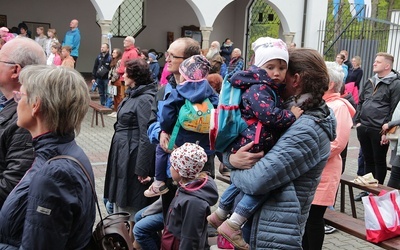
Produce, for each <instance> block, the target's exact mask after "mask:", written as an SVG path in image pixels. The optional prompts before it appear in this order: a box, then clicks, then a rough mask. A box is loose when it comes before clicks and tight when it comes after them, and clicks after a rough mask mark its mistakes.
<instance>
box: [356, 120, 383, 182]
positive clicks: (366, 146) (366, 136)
mask: <svg viewBox="0 0 400 250" xmlns="http://www.w3.org/2000/svg"><path fill="white" fill-rule="evenodd" d="M357 138H358V140H359V142H360V146H361V149H362V152H363V154H364V160H365V174H368V173H372V174H373V175H374V177H375V179H377V180H378V182H379V184H383V182H384V181H385V177H386V172H387V164H386V155H387V151H388V148H389V145H388V144H386V145H381V134H380V129H376V128H370V127H366V126H363V125H361V126H359V127H358V128H357Z"/></svg>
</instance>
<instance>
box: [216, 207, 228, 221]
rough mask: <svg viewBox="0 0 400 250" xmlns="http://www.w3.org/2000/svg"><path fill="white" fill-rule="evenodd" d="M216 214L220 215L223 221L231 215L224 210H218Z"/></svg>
mask: <svg viewBox="0 0 400 250" xmlns="http://www.w3.org/2000/svg"><path fill="white" fill-rule="evenodd" d="M215 213H216V214H217V215H218V217H219V218H222V219H226V218H228V215H229V212H228V211H225V210H223V209H222V208H217V210H215Z"/></svg>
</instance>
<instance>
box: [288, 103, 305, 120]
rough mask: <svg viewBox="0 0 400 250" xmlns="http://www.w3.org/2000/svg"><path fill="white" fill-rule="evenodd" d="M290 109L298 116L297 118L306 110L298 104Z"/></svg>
mask: <svg viewBox="0 0 400 250" xmlns="http://www.w3.org/2000/svg"><path fill="white" fill-rule="evenodd" d="M290 111H291V112H292V113H293V114H294V116H295V117H296V119H299V117H300V116H301V115H302V114H303V112H304V110H302V109H301V108H299V107H296V106H292V108H291V109H290Z"/></svg>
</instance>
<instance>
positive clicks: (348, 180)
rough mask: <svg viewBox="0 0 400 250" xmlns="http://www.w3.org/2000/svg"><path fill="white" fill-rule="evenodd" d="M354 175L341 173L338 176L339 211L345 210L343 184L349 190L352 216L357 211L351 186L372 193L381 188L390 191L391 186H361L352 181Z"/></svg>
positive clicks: (376, 192)
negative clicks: (339, 176)
mask: <svg viewBox="0 0 400 250" xmlns="http://www.w3.org/2000/svg"><path fill="white" fill-rule="evenodd" d="M353 180H354V177H353V176H350V175H347V174H342V176H341V178H340V212H342V213H344V212H345V201H344V199H345V186H347V187H348V190H349V197H350V206H351V214H352V216H353V217H354V218H357V212H356V204H355V201H354V192H353V188H357V189H361V190H363V191H366V192H369V193H372V194H375V195H377V194H379V193H380V192H381V191H382V190H386V191H391V190H393V188H390V187H387V186H384V185H381V184H379V185H378V187H369V186H362V185H359V184H357V183H354V182H353Z"/></svg>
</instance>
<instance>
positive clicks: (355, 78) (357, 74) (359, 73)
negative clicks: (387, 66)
mask: <svg viewBox="0 0 400 250" xmlns="http://www.w3.org/2000/svg"><path fill="white" fill-rule="evenodd" d="M362 77H363V70H362V69H361V68H356V69H355V68H351V69H349V73H348V75H347V77H346V83H349V82H354V86H356V87H357V88H360V82H361V79H362Z"/></svg>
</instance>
